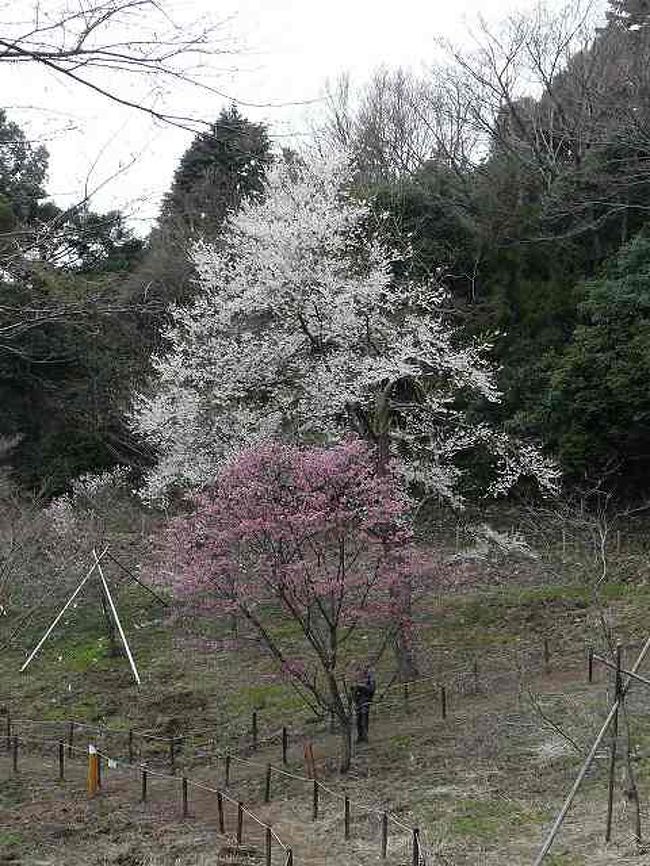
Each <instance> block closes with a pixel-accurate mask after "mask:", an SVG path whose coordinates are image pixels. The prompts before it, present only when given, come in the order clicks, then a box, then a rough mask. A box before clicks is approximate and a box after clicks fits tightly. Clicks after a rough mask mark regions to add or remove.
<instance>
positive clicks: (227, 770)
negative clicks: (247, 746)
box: [226, 755, 230, 788]
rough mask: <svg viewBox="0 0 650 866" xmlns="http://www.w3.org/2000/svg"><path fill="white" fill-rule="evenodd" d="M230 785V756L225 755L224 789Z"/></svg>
mask: <svg viewBox="0 0 650 866" xmlns="http://www.w3.org/2000/svg"><path fill="white" fill-rule="evenodd" d="M228 785H230V755H226V788H227V787H228Z"/></svg>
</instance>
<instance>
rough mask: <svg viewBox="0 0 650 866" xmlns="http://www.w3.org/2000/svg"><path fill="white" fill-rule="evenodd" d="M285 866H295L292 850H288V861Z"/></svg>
mask: <svg viewBox="0 0 650 866" xmlns="http://www.w3.org/2000/svg"><path fill="white" fill-rule="evenodd" d="M284 866H293V851H292V850H291V848H287V860H286V863H285V864H284Z"/></svg>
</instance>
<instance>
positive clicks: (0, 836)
mask: <svg viewBox="0 0 650 866" xmlns="http://www.w3.org/2000/svg"><path fill="white" fill-rule="evenodd" d="M24 842H25V837H24V836H22V835H21V834H20V833H16V832H14V831H6V830H0V851H3V852H5V853H7V852H8V850H11V849H12V848H14V849H15V848H18V847H19V846H21V845H23V844H24Z"/></svg>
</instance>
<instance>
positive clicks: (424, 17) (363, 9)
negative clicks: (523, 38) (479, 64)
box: [0, 0, 535, 230]
mask: <svg viewBox="0 0 650 866" xmlns="http://www.w3.org/2000/svg"><path fill="white" fill-rule="evenodd" d="M16 2H17V3H18V4H19V5H20V4H21V3H25V5H26V6H27V5H31V2H32V0H16ZM53 2H56V0H45V5H47V4H48V3H50V4H51V3H53ZM534 3H535V0H519V2H512V3H509V2H508V0H327V2H323V0H221V2H216V0H163V5H166V6H167V7H170V8H172V7H173V8H174V10H175V12H176V13H177V14H179V15H182V16H184V18H185V19H186V20H189V19H190V18H193V17H198V16H201V15H207V16H208V17H210V18H213V19H216V20H219V19H221V20H224V21H225V23H224V25H223V39H224V44H225V45H228V46H232V47H233V48H234V49H236V52H235V53H233V54H231V55H226V56H223V57H221V58H215V61H214V69H213V70H212V71H211V73H210V79H209V80H210V82H211V83H212V84H213V85H214V86H217V87H218V88H219V89H220V90H222V91H223V92H224V93H225V94H228V95H230V96H232V97H233V98H234V99H236V100H237V101H239V103H240V105H241V110H242V112H243V113H244V114H245V115H247V116H248V117H250V118H252V119H255V120H264V121H266V122H267V123H268V124H269V125H270V128H271V131H272V132H273V133H274V134H275V135H276V141H278V142H280V141H282V140H283V136H300V135H306V134H308V132H309V129H310V123H311V122H312V121H313V119H314V117H315V116H316V114H317V111H318V106H319V103H318V102H317V101H316V102H314V103H312V104H309V105H300V104H298V105H288V106H284V107H265V108H254V107H249V106H247V105H246V103H258V104H259V103H291V102H294V103H303V102H310V101H311V100H318V99H319V98H322V95H323V89H324V85H325V82H326V80H327V79H328V78H329V79H334V78H336V76H337V75H338V74H339V73H341V72H343V71H348V72H350V73H351V75H352V76H353V79H354V80H356V81H363V80H364V79H365V78H366V77H367V76H368V75H369V74H370V73H371V71H372V70H373V68H375V67H377V66H379V65H380V64H387V65H390V66H400V65H401V66H409V67H411V68H413V69H415V70H416V71H417V70H420V69H423V68H425V67H426V66H427V65H428V64H430V63H431V62H432V61H433V60H434V59H435V52H436V48H435V40H436V38H437V37H440V36H443V37H450V38H452V39H453V40H454V41H456V42H464V43H467V42H469V41H470V38H471V37H470V36H469V30H470V28H471V26H472V25H475V24H476V21H477V16H478V15H479V13H480V14H482V15H483V16H484V17H485V18H486V19H488V21H498V20H499V19H501V18H503V17H505V16H506V15H507V14H508V12H509V11H512V10H515V9H527V8H528V9H530V8H531V7H532V6H533V5H534ZM14 8H15V7H14ZM0 76H2V80H1V81H0V86H1V87H2V92H3V94H10V97H9V99H5V103H6V104H7V105H8V107H9V113H10V116H11V117H12V118H13V119H15V120H17V121H18V122H19V123H20V124H21V125H22V126H23V127H26V128H27V129H28V131H29V134H30V137H32V138H34V139H43V138H44V139H45V144H46V145H47V147H48V150H49V151H50V154H51V158H50V178H49V190H50V191H51V193H52V195H53V196H54V198H55V199H56V201H57V202H58V203H60V204H62V205H67V204H71V203H73V202H74V201H77V200H79V198H80V196H81V195H82V194H83V190H84V187H85V186H86V184H87V185H88V187H89V188H90V189H93V188H95V187H96V186H98V185H100V184H104V186H103V187H102V188H101V189H100V190H99V191H98V192H97V193H96V194H95V196H94V198H93V201H92V206H93V207H94V208H95V209H97V210H105V209H107V208H111V207H120V208H126V209H127V210H128V211H129V212H130V213H131V215H132V218H133V220H134V224H136V225H137V224H138V223H139V224H140V226H141V229H142V230H144V228H146V226H147V225H148V224H149V223H150V221H151V219H152V218H153V217H154V216H155V213H156V210H157V207H158V202H159V200H160V196H161V194H162V193H163V192H164V191H165V190H166V189H167V188H168V186H169V183H170V179H171V176H172V173H173V171H174V167H175V165H176V163H177V161H178V159H179V157H180V155H181V154H182V152H183V150H184V149H185V148H186V147H187V146H188V144H189V143H190V141H191V137H192V136H191V134H190V133H188V132H185V131H182V130H178V129H174V128H172V127H165V126H160V125H156V124H155V123H154V122H152V121H150V120H149V119H148V118H146V117H144V116H142V115H139V114H138V113H137V112H135V111H133V110H129V109H123V108H120V107H118V106H115V105H112V104H111V103H109V102H107V101H106V100H103V99H102V98H101V97H99V96H96V95H94V94H90V93H86V92H82V91H81V90H80V89H79V88H78V87H75V86H71V85H70V84H67V83H65V82H63V81H61V80H59V79H58V78H56V77H54V75H53V74H52V73H49V72H47V71H42V70H40V69H36V68H34V67H32V68H30V69H28V68H27V67H25V66H22V67H21V68H20V69H16V68H8V67H6V66H4V67H2V68H0ZM142 86H143V85H142V84H137V85H133V91H132V94H131V95H132V96H139V95H141V93H140V91H139V89H138V88H142ZM165 100H166V105H167V107H171V108H175V109H178V108H179V105H178V104H177V103H178V101H179V100H181V102H182V104H181V106H180V107H181V108H182V109H183V110H187V109H190V110H192V111H193V112H195V113H196V114H199V115H200V116H202V117H206V118H212V117H215V116H216V115H217V114H218V113H219V110H220V109H221V108H222V107H223V106H224V105H226V104H228V103H227V101H226V100H224V99H220V98H218V97H216V96H214V95H212V94H208V93H206V92H205V91H195V92H188V91H183V92H182V93H181V92H180V91H179V92H177V93H176V94H174V93H173V92H172V93H170V94H169V95H168V96H167V97H165ZM131 163H132V165H131ZM129 165H131V167H130V168H128V170H126V171H124V172H123V173H121V174H120V175H119V176H118V177H116V178H115V179H114V180H112V181H110V182H109V180H108V179H109V178H111V177H112V176H113V175H114V174H115V172H116V171H118V170H119V168H120V166H129Z"/></svg>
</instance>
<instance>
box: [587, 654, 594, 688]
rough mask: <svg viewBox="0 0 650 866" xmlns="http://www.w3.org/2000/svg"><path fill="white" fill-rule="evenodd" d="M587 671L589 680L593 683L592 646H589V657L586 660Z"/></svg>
mask: <svg viewBox="0 0 650 866" xmlns="http://www.w3.org/2000/svg"><path fill="white" fill-rule="evenodd" d="M587 673H588V676H589V682H590V683H593V681H594V648H593V647H591V646H590V647H589V659H588V662H587Z"/></svg>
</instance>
